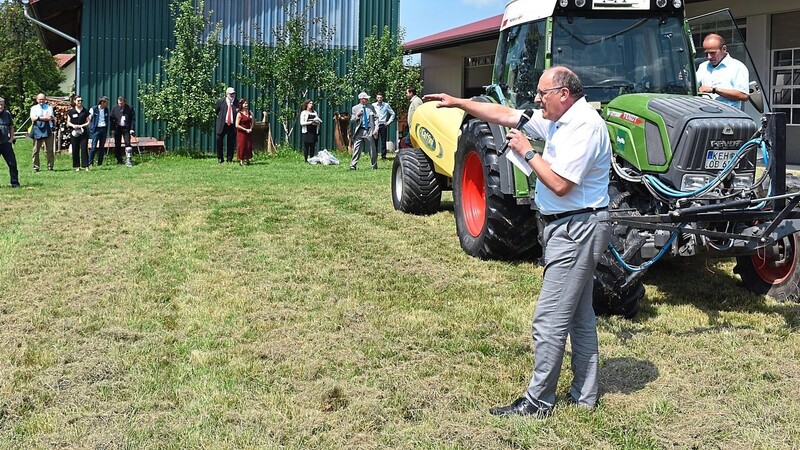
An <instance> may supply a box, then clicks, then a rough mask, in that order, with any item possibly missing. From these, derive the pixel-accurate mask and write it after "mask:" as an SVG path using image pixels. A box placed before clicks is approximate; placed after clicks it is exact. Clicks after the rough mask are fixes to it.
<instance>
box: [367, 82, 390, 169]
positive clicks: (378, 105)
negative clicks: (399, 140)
mask: <svg viewBox="0 0 800 450" xmlns="http://www.w3.org/2000/svg"><path fill="white" fill-rule="evenodd" d="M375 100H377V101H376V102H375V103H373V104H372V107H373V108H375V113H376V114H377V115H378V137H377V138H376V139H375V143H376V144H377V145H378V148H379V149H380V150H381V159H386V138H387V135H388V134H389V125H391V124H392V121H394V117H395V114H394V110H393V109H392V106H391V105H390V104H388V103H387V102H385V101H383V92H378V93H377V94H376V95H375Z"/></svg>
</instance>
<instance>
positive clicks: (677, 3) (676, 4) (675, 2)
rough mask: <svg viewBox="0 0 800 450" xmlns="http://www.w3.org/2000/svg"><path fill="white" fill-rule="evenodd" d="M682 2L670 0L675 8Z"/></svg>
mask: <svg viewBox="0 0 800 450" xmlns="http://www.w3.org/2000/svg"><path fill="white" fill-rule="evenodd" d="M682 3H683V2H681V0H672V6H673V7H674V8H675V9H678V8H680V7H681V4H682Z"/></svg>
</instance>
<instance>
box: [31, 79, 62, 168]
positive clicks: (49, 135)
mask: <svg viewBox="0 0 800 450" xmlns="http://www.w3.org/2000/svg"><path fill="white" fill-rule="evenodd" d="M30 115H31V123H32V124H33V128H32V129H31V138H33V171H34V172H38V171H39V151H40V150H42V149H44V152H45V156H46V157H47V170H53V164H54V163H55V161H56V156H55V153H53V140H54V137H53V128H54V124H55V121H56V118H55V114H54V113H53V108H51V107H50V105H48V104H47V97H45V95H44V94H42V93H40V94H39V95H37V96H36V104H35V105H33V106H32V107H31V114H30Z"/></svg>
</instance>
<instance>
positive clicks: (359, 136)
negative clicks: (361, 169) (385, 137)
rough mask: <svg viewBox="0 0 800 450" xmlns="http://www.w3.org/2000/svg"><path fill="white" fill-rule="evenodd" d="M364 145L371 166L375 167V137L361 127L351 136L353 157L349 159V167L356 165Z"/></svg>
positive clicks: (376, 157)
mask: <svg viewBox="0 0 800 450" xmlns="http://www.w3.org/2000/svg"><path fill="white" fill-rule="evenodd" d="M365 145H366V146H367V148H368V149H369V155H370V160H371V162H372V168H373V169H377V168H378V149H377V147H376V146H375V138H374V137H373V136H372V135H371V134H369V132H368V131H367V130H365V129H364V128H361V127H359V128H358V129H357V130H356V133H355V135H354V136H353V157H352V158H351V159H350V167H356V164H358V160H359V159H360V158H361V152H362V151H363V150H364V146H365Z"/></svg>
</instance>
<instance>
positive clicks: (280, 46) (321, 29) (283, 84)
mask: <svg viewBox="0 0 800 450" xmlns="http://www.w3.org/2000/svg"><path fill="white" fill-rule="evenodd" d="M315 3H316V2H315V1H314V0H312V1H310V2H309V3H308V4H307V5H306V6H305V7H303V8H302V9H301V8H299V7H298V5H297V0H289V1H286V2H284V3H283V9H284V13H285V15H286V21H285V22H284V23H283V24H281V25H278V26H276V27H275V28H273V29H272V30H271V32H270V37H271V39H267V38H266V37H265V36H264V33H263V32H262V31H260V30H256V33H255V36H253V37H251V38H249V39H247V41H246V45H245V48H243V49H242V66H243V67H244V68H245V72H244V73H241V74H238V75H237V79H239V80H240V81H242V82H243V83H245V84H246V85H249V86H252V87H254V88H256V90H257V91H258V96H259V99H260V105H259V106H262V107H264V109H266V110H270V108H268V106H269V105H268V103H271V101H273V100H274V101H275V102H276V104H277V110H276V111H270V114H271V115H273V116H274V115H275V114H277V119H278V122H279V123H280V124H281V125H282V126H283V131H284V136H285V142H287V143H288V142H289V140H290V138H291V135H292V132H293V131H294V127H295V124H296V123H297V120H296V119H297V114H298V112H299V111H300V108H301V104H302V102H303V99H305V98H307V97H308V95H309V92H310V91H314V90H315V91H316V92H317V94H318V95H319V96H321V97H323V98H325V99H326V101H328V102H329V103H334V102H336V101H339V103H341V102H342V101H343V99H340V96H341V93H337V92H338V91H337V87H339V86H341V85H342V84H343V79H342V78H341V77H339V76H338V75H337V74H336V69H335V67H336V66H335V63H336V60H337V59H338V58H339V57H340V56H341V54H342V51H341V50H337V49H333V48H331V44H332V42H333V38H334V34H335V31H334V29H333V28H331V27H329V26H328V22H327V20H326V19H325V18H324V17H311V14H312V11H313V7H314V4H315ZM334 104H335V103H334Z"/></svg>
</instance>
